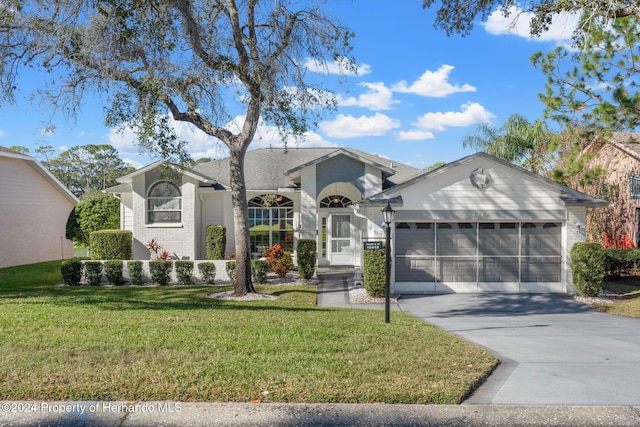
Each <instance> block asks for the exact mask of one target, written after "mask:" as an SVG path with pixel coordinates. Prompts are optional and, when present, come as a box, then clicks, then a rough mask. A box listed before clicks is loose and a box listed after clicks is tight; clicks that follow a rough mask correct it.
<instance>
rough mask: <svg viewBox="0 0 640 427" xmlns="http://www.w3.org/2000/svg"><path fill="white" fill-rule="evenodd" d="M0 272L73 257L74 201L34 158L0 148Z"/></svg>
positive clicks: (75, 200)
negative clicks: (69, 229)
mask: <svg viewBox="0 0 640 427" xmlns="http://www.w3.org/2000/svg"><path fill="white" fill-rule="evenodd" d="M0 200H2V202H0V219H1V220H0V268H4V267H10V266H14V265H23V264H32V263H36V262H43V261H51V260H57V259H64V258H71V257H72V256H73V243H72V242H71V241H69V240H67V239H66V238H65V228H66V224H67V218H68V217H69V213H70V212H71V210H72V209H73V207H74V206H75V205H76V203H78V199H77V198H76V197H75V196H74V195H73V193H71V192H70V191H69V190H68V189H67V188H66V187H65V186H64V185H63V184H62V183H61V182H60V181H58V180H57V179H56V178H55V177H54V176H53V175H52V174H51V173H50V172H49V171H48V170H47V169H46V168H45V167H44V166H42V165H41V164H40V163H39V162H38V161H37V160H36V159H35V158H33V157H31V156H28V155H26V154H22V153H19V152H17V151H13V150H9V149H8V148H5V147H0Z"/></svg>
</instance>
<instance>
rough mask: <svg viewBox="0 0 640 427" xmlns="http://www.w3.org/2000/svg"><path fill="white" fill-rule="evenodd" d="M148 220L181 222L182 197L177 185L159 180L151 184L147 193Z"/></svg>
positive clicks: (149, 221)
mask: <svg viewBox="0 0 640 427" xmlns="http://www.w3.org/2000/svg"><path fill="white" fill-rule="evenodd" d="M147 213H148V216H147V222H148V223H149V224H153V223H157V222H181V221H182V197H181V194H180V189H179V188H178V186H177V185H175V184H174V183H172V182H169V181H159V182H156V183H155V184H153V185H152V186H151V188H150V189H149V194H148V195H147Z"/></svg>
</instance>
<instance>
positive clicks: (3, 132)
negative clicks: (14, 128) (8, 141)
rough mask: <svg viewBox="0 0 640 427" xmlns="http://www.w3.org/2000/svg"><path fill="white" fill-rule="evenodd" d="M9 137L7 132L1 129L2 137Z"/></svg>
mask: <svg viewBox="0 0 640 427" xmlns="http://www.w3.org/2000/svg"><path fill="white" fill-rule="evenodd" d="M6 135H7V131H5V130H3V129H0V137H3V136H6Z"/></svg>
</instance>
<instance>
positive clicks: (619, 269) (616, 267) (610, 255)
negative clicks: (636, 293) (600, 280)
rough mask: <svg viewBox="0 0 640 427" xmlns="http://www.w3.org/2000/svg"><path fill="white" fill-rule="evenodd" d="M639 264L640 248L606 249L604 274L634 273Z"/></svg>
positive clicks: (616, 275) (615, 275) (623, 274)
mask: <svg viewBox="0 0 640 427" xmlns="http://www.w3.org/2000/svg"><path fill="white" fill-rule="evenodd" d="M638 266H640V249H606V250H605V274H606V275H607V276H613V277H620V276H630V275H634V274H636V270H637V269H638Z"/></svg>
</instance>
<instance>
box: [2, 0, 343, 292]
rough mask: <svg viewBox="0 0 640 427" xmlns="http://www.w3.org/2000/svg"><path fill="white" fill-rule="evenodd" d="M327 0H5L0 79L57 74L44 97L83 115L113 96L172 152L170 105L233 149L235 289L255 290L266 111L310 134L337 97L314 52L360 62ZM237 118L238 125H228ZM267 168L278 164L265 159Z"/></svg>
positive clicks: (321, 57) (284, 128)
mask: <svg viewBox="0 0 640 427" xmlns="http://www.w3.org/2000/svg"><path fill="white" fill-rule="evenodd" d="M321 3H324V2H322V1H320V0H318V1H305V2H298V1H294V0H275V1H274V0H92V1H87V0H77V1H66V0H54V1H50V0H28V1H27V0H0V8H1V9H0V88H1V89H2V92H0V93H1V95H2V98H1V99H4V100H13V98H14V94H15V89H16V80H17V77H18V76H19V75H20V73H21V72H22V70H23V69H24V67H27V66H30V67H37V68H39V69H41V70H44V71H46V72H48V73H49V75H51V76H52V79H51V80H50V81H49V82H48V85H47V86H43V87H41V88H40V89H41V91H40V92H38V95H39V96H40V97H41V98H45V99H48V100H49V101H51V102H52V104H53V105H54V106H56V107H57V108H59V109H61V110H62V111H63V112H65V113H71V114H73V113H74V112H75V111H77V110H78V108H79V107H80V106H81V102H80V100H82V99H83V96H84V95H85V94H86V93H88V92H89V91H97V92H99V93H105V94H107V96H108V103H107V108H106V118H107V123H108V124H110V125H118V126H132V127H133V128H134V129H135V130H136V132H137V136H138V140H139V143H140V144H141V145H143V146H146V147H148V148H151V149H153V150H154V151H156V152H159V153H160V154H162V155H164V156H169V155H171V154H176V153H177V154H178V157H179V154H181V153H183V152H184V147H185V146H184V142H183V141H179V140H178V139H177V138H176V136H175V134H174V133H172V131H171V126H170V125H169V118H168V116H167V112H169V113H170V115H171V116H172V118H173V119H174V120H177V121H182V122H187V123H190V124H192V125H193V126H196V127H197V128H198V129H200V130H201V131H203V132H205V133H206V134H208V135H211V136H213V137H215V138H217V139H219V140H220V141H222V142H223V143H224V144H225V145H226V146H227V148H228V150H229V153H230V176H231V182H230V186H231V193H232V204H233V212H234V228H235V241H236V256H237V267H236V278H237V280H236V287H235V294H237V295H242V294H244V293H246V292H253V291H254V289H253V285H252V283H251V271H250V248H249V233H248V218H247V196H246V187H245V179H244V171H243V169H244V168H243V164H244V157H245V153H246V151H247V149H248V147H249V145H250V144H251V142H252V140H253V138H254V135H255V134H256V129H257V126H258V122H259V120H260V119H263V120H264V121H265V122H266V123H268V124H271V125H275V126H277V127H278V128H279V129H280V131H281V132H282V134H283V136H284V135H296V136H300V135H303V134H304V133H305V132H306V131H307V130H308V129H309V128H310V126H312V125H313V124H314V122H315V120H316V119H317V115H318V114H319V113H320V112H321V111H322V109H321V108H318V107H328V106H331V105H332V104H333V102H332V101H331V99H333V98H332V97H330V96H328V95H327V92H325V91H323V90H322V89H323V82H322V80H317V79H316V76H317V75H316V74H313V73H310V72H309V71H308V69H307V68H305V66H304V64H305V63H306V62H307V61H309V60H312V61H317V62H318V63H322V62H324V61H327V60H328V61H333V60H336V61H339V62H340V63H341V64H344V66H346V67H351V64H352V63H353V62H352V58H351V56H350V55H351V45H350V40H351V37H352V33H351V32H350V31H349V30H348V29H347V28H345V27H344V26H342V25H341V24H340V23H339V22H338V20H337V19H335V18H333V17H331V16H328V15H327V14H326V13H324V12H323V10H322V9H321V7H320V4H321ZM234 117H242V119H241V120H240V122H236V125H237V126H236V129H238V130H237V131H234V130H231V129H233V127H229V126H228V123H229V122H230V121H231V120H232V119H233V118H234ZM265 167H269V165H265Z"/></svg>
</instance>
